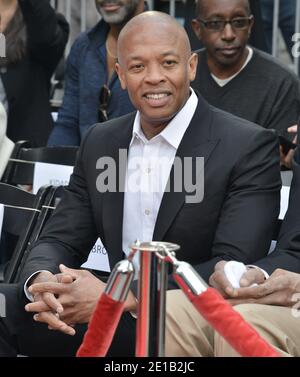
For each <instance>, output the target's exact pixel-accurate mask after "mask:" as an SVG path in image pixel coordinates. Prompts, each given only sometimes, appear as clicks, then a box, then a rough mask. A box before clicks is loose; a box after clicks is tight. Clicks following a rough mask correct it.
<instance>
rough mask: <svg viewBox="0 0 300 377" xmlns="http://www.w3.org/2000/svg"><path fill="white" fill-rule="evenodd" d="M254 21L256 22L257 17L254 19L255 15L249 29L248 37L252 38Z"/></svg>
mask: <svg viewBox="0 0 300 377" xmlns="http://www.w3.org/2000/svg"><path fill="white" fill-rule="evenodd" d="M254 22H255V19H254V17H252V19H251V21H250V25H249V29H248V38H250V35H251V32H252V28H253V25H254Z"/></svg>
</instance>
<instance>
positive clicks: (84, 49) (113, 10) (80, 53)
mask: <svg viewBox="0 0 300 377" xmlns="http://www.w3.org/2000/svg"><path fill="white" fill-rule="evenodd" d="M95 4H96V8H97V10H98V12H99V13H100V15H101V16H102V19H101V21H99V22H98V23H97V24H96V25H95V27H94V28H92V29H91V30H89V31H87V32H85V33H83V34H81V35H80V36H79V37H78V39H77V40H76V41H75V43H74V44H73V46H72V49H71V52H70V55H69V57H68V62H67V68H66V85H65V94H64V99H63V104H62V107H61V109H60V111H59V114H58V119H57V122H56V124H55V126H54V129H53V130H52V133H51V135H50V137H49V140H48V144H49V145H79V144H80V142H81V139H82V137H83V135H84V133H85V132H86V131H87V129H88V128H89V127H90V126H92V125H93V124H95V123H98V122H104V121H106V120H108V119H112V118H116V117H119V116H122V115H124V114H127V113H130V112H131V111H133V110H134V107H133V106H132V104H131V102H130V99H129V97H128V95H127V91H124V90H122V89H121V86H120V83H119V80H118V77H117V74H116V73H115V63H116V61H117V51H116V49H117V39H118V35H119V33H120V31H121V29H122V27H123V26H124V25H125V24H126V22H127V21H128V20H130V19H131V18H132V17H134V16H135V15H137V14H139V13H141V12H143V10H144V1H143V0H95Z"/></svg>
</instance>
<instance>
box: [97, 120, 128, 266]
mask: <svg viewBox="0 0 300 377" xmlns="http://www.w3.org/2000/svg"><path fill="white" fill-rule="evenodd" d="M134 117H135V113H134V114H130V116H127V117H124V119H123V118H122V119H121V120H120V133H119V134H118V136H117V137H116V138H114V139H112V140H111V142H112V144H111V145H110V148H109V150H110V151H111V153H109V156H110V157H112V158H113V160H114V161H115V162H116V173H117V179H116V181H117V185H116V188H117V191H116V192H106V193H105V194H104V197H103V207H102V208H103V211H102V224H103V229H104V235H105V246H106V248H107V250H109V251H112V252H109V257H110V265H111V266H114V265H115V264H116V262H117V261H118V260H120V259H122V233H123V232H122V228H123V206H124V188H123V186H122V182H119V167H120V161H119V157H120V155H119V151H120V150H121V149H123V150H126V151H127V152H128V147H129V143H130V141H131V138H132V126H133V122H134ZM122 164H123V166H124V161H123V162H122ZM125 164H126V161H125ZM121 170H122V167H121ZM123 173H124V174H125V173H126V169H125V172H123Z"/></svg>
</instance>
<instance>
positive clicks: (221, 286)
mask: <svg viewBox="0 0 300 377" xmlns="http://www.w3.org/2000/svg"><path fill="white" fill-rule="evenodd" d="M226 263H227V262H226V261H221V262H218V263H217V264H216V265H215V271H214V273H213V274H212V275H211V276H210V278H209V284H210V285H211V286H212V287H214V288H216V289H217V290H218V291H219V292H220V293H221V295H222V296H223V297H225V298H230V297H234V296H235V294H236V289H235V288H233V287H232V285H231V284H230V282H229V280H228V279H227V277H226V274H225V272H224V267H225V264H226ZM264 280H265V276H264V274H263V272H262V271H261V270H260V269H259V268H248V269H247V271H246V272H245V273H244V274H243V275H242V277H241V279H240V282H239V283H240V286H241V287H249V286H251V285H252V284H261V283H263V282H264Z"/></svg>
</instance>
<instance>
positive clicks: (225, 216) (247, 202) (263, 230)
mask: <svg viewBox="0 0 300 377" xmlns="http://www.w3.org/2000/svg"><path fill="white" fill-rule="evenodd" d="M280 188H281V179H280V166H279V148H278V141H277V136H276V134H275V133H274V132H270V131H267V130H261V131H260V132H256V133H255V134H254V135H253V137H252V138H250V140H249V142H248V146H247V148H245V150H244V153H243V156H241V158H240V159H239V160H238V162H237V165H236V166H235V167H234V169H233V171H232V174H231V178H230V183H229V185H228V193H227V196H226V199H225V202H224V204H223V207H222V211H221V212H220V216H219V223H218V226H217V229H216V232H215V237H214V242H213V247H212V252H211V255H212V258H211V259H210V260H209V261H207V262H204V263H201V264H199V265H196V266H195V268H196V270H197V271H198V273H199V274H200V275H201V276H202V278H204V279H205V280H206V281H208V280H209V277H210V275H211V274H212V273H213V271H214V266H215V264H216V263H217V262H219V261H221V260H236V261H239V262H243V263H244V264H246V265H247V264H252V263H254V262H255V261H256V260H258V259H260V258H262V257H264V255H266V253H267V251H268V249H269V246H270V243H271V240H272V235H273V230H274V227H275V226H276V223H277V219H278V214H279V203H280Z"/></svg>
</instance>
